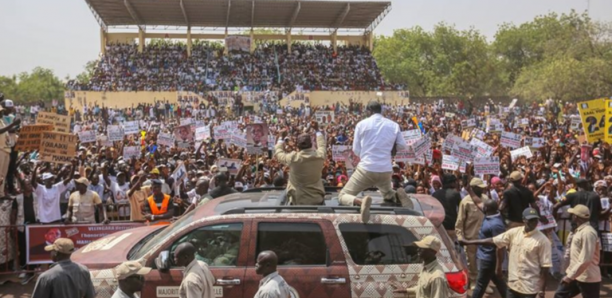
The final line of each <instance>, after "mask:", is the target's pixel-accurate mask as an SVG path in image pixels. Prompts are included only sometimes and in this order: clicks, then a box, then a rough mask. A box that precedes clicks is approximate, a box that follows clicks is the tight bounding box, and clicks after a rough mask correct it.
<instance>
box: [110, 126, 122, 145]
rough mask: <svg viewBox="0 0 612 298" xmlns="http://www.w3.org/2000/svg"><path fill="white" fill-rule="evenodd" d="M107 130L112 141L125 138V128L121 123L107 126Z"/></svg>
mask: <svg viewBox="0 0 612 298" xmlns="http://www.w3.org/2000/svg"><path fill="white" fill-rule="evenodd" d="M106 132H107V135H108V140H109V141H111V142H115V141H122V140H123V136H124V134H123V129H122V128H121V126H119V125H109V126H108V127H107V128H106Z"/></svg>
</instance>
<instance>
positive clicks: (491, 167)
mask: <svg viewBox="0 0 612 298" xmlns="http://www.w3.org/2000/svg"><path fill="white" fill-rule="evenodd" d="M474 174H475V175H498V174H499V157H498V156H493V157H485V158H476V159H474Z"/></svg>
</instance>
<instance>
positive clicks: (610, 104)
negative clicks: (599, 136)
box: [604, 99, 612, 144]
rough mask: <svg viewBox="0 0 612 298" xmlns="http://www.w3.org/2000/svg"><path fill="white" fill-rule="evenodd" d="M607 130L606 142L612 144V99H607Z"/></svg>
mask: <svg viewBox="0 0 612 298" xmlns="http://www.w3.org/2000/svg"><path fill="white" fill-rule="evenodd" d="M605 117H606V118H605V122H606V125H605V126H606V127H605V129H606V131H605V133H604V136H605V139H606V143H608V144H612V99H606V116H605Z"/></svg>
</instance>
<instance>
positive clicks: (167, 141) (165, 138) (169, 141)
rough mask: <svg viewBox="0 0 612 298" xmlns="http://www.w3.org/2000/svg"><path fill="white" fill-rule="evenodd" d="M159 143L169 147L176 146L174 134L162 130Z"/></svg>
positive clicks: (158, 138) (158, 139)
mask: <svg viewBox="0 0 612 298" xmlns="http://www.w3.org/2000/svg"><path fill="white" fill-rule="evenodd" d="M157 144H158V145H164V146H169V147H171V146H174V136H172V134H169V133H163V132H161V133H159V134H158V135H157Z"/></svg>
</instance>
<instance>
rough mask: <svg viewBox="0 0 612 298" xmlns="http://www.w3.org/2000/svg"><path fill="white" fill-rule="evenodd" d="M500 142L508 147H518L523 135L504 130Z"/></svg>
mask: <svg viewBox="0 0 612 298" xmlns="http://www.w3.org/2000/svg"><path fill="white" fill-rule="evenodd" d="M499 143H500V144H501V145H502V146H506V147H508V148H518V147H520V146H521V135H519V134H516V133H511V132H507V131H503V132H502V134H501V141H500V142H499Z"/></svg>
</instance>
